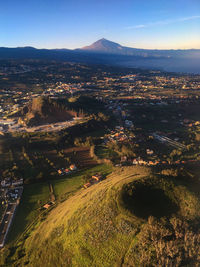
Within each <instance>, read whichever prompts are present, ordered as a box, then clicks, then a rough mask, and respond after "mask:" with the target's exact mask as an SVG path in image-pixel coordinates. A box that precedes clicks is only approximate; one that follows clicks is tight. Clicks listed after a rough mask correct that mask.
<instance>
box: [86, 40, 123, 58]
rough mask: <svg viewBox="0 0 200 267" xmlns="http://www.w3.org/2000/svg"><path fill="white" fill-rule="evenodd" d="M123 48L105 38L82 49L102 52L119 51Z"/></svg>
mask: <svg viewBox="0 0 200 267" xmlns="http://www.w3.org/2000/svg"><path fill="white" fill-rule="evenodd" d="M121 49H122V46H121V45H120V44H118V43H114V42H112V41H109V40H107V39H105V38H102V39H99V40H98V41H96V42H94V43H93V44H91V45H89V46H85V47H83V48H82V50H87V51H91V52H101V53H112V54H113V53H118V52H119V50H121Z"/></svg>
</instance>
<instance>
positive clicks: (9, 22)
mask: <svg viewBox="0 0 200 267" xmlns="http://www.w3.org/2000/svg"><path fill="white" fill-rule="evenodd" d="M101 38H106V39H108V40H111V41H114V42H117V43H120V44H121V45H124V46H129V47H135V48H149V49H154V48H156V49H188V48H199V49H200V0H34V1H33V0H1V1H0V47H3V46H6V47H18V46H34V47H36V48H69V49H74V48H79V47H83V46H86V45H90V44H91V43H93V42H95V41H97V40H98V39H101Z"/></svg>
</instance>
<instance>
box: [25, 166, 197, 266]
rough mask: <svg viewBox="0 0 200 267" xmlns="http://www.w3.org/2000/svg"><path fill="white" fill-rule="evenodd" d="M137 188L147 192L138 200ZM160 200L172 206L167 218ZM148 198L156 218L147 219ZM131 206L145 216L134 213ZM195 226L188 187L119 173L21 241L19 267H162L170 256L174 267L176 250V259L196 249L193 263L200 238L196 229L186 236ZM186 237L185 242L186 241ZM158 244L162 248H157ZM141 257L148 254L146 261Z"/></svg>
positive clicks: (146, 174) (129, 171) (138, 171)
mask: <svg viewBox="0 0 200 267" xmlns="http://www.w3.org/2000/svg"><path fill="white" fill-rule="evenodd" d="M141 186H142V187H141ZM138 188H139V189H138ZM141 188H144V190H145V192H146V193H145V195H143V198H142V200H141V199H140V195H141V192H140V190H141ZM158 190H159V194H158V195H157V191H158ZM138 192H139V193H138ZM133 194H134V196H137V197H136V198H135V199H134V201H133V202H127V199H131V201H132V195H133ZM160 194H161V195H160ZM162 194H164V195H165V197H166V198H167V199H168V200H170V201H171V202H170V205H173V204H174V206H173V207H172V209H171V210H170V211H171V212H170V213H169V212H167V210H166V218H164V217H165V216H163V209H168V207H171V206H168V204H169V203H168V202H165V198H164V200H163V199H162V200H161V202H160V203H159V198H160V196H161V198H162V196H163V195H162ZM156 195H157V196H156ZM183 196H184V197H183ZM148 197H150V198H151V199H149V201H150V208H152V207H153V208H154V205H155V206H156V207H157V208H158V210H156V209H155V213H154V215H155V216H154V217H151V216H150V217H149V210H148V211H147V210H146V203H148V201H147V200H148ZM156 197H158V199H156ZM145 199H146V200H145ZM180 200H181V201H180ZM138 201H139V202H140V201H141V203H138ZM145 201H147V202H145ZM130 205H131V207H130ZM133 205H135V208H137V210H138V209H139V210H143V212H142V213H140V212H139V213H138V212H135V209H134V207H133ZM151 205H153V206H151ZM160 211H162V212H160ZM146 215H148V216H146ZM145 216H146V217H145ZM198 220H199V201H198V199H197V197H196V196H195V195H194V194H193V193H192V192H189V191H188V190H187V188H186V187H184V186H182V185H175V184H174V183H173V182H171V181H170V180H165V179H164V178H158V177H153V176H152V174H151V172H150V169H148V168H143V167H126V168H124V169H123V168H122V169H117V170H116V171H115V172H114V173H112V174H111V175H110V176H109V177H108V178H107V179H106V180H104V181H102V182H100V183H99V184H96V185H93V186H92V187H90V188H88V189H83V190H80V191H79V192H78V193H77V194H75V195H74V196H72V197H70V198H69V199H68V200H66V201H65V202H63V203H61V204H59V205H58V206H57V207H56V208H55V209H54V210H52V212H51V213H50V214H49V215H48V217H47V218H46V219H45V220H44V221H43V222H42V223H41V224H40V225H39V226H38V227H37V228H36V229H35V230H34V231H33V232H32V234H31V235H30V236H29V237H28V238H27V240H26V241H25V245H24V250H23V251H24V257H22V258H21V260H20V264H22V265H25V264H26V265H27V266H141V265H142V266H146V265H145V264H147V263H149V264H152V266H157V265H158V264H160V265H163V266H165V265H166V264H167V261H169V262H170V257H171V256H172V257H171V259H173V261H172V264H177V263H178V261H181V260H184V259H185V256H184V257H183V259H179V257H178V256H179V249H177V246H178V247H179V248H180V255H183V253H188V255H189V252H188V251H187V250H188V249H189V248H192V249H193V246H194V249H193V252H190V254H192V253H193V254H194V255H193V254H192V256H191V257H190V256H188V257H190V258H191V259H190V258H189V261H191V263H194V262H195V261H196V260H197V259H196V258H195V257H197V255H198V254H197V251H196V250H195V249H198V246H197V245H196V243H197V241H198V240H197V239H198V238H199V237H200V236H199V237H198V234H197V232H198V231H197V229H196V230H195V233H194V231H192V230H190V231H189V230H188V229H189V226H187V225H188V223H189V222H190V223H191V222H192V225H194V227H195V225H197V222H198ZM187 231H189V232H188V237H187V236H186V237H185V233H187ZM189 235H190V236H189ZM185 238H186V239H187V238H188V240H187V242H188V248H187V245H186V247H184V245H183V244H184V242H185V241H184V239H185ZM191 240H193V241H191ZM191 242H193V243H192V244H191ZM158 244H160V246H161V247H159V248H158ZM167 244H168V245H167ZM166 246H168V248H167V247H166ZM169 246H171V247H169ZM175 247H176V251H175V250H174V249H175ZM184 250H185V251H184ZM144 251H148V253H147V254H145V255H146V256H145V255H143V254H144ZM169 253H171V256H169V255H168V254H169ZM173 253H174V256H173ZM177 266H179V265H177ZM194 266H195V265H194Z"/></svg>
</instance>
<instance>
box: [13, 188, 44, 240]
mask: <svg viewBox="0 0 200 267" xmlns="http://www.w3.org/2000/svg"><path fill="white" fill-rule="evenodd" d="M48 200H49V187H48V184H47V183H40V184H31V185H25V187H24V191H23V195H22V199H21V202H20V204H19V206H18V209H17V212H16V215H15V217H14V221H13V224H12V227H11V231H10V233H9V236H8V241H9V242H11V241H13V240H15V239H16V238H17V237H18V236H19V235H20V234H21V233H22V232H23V231H24V230H25V228H26V227H27V226H28V225H29V224H30V223H32V222H33V221H34V220H35V218H37V216H38V215H39V214H40V208H41V206H42V204H44V203H46V202H47V201H48Z"/></svg>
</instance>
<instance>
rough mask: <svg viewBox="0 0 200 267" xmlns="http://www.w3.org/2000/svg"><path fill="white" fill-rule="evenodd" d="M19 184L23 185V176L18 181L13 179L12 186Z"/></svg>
mask: <svg viewBox="0 0 200 267" xmlns="http://www.w3.org/2000/svg"><path fill="white" fill-rule="evenodd" d="M19 185H23V178H21V179H19V180H16V181H12V186H19Z"/></svg>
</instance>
